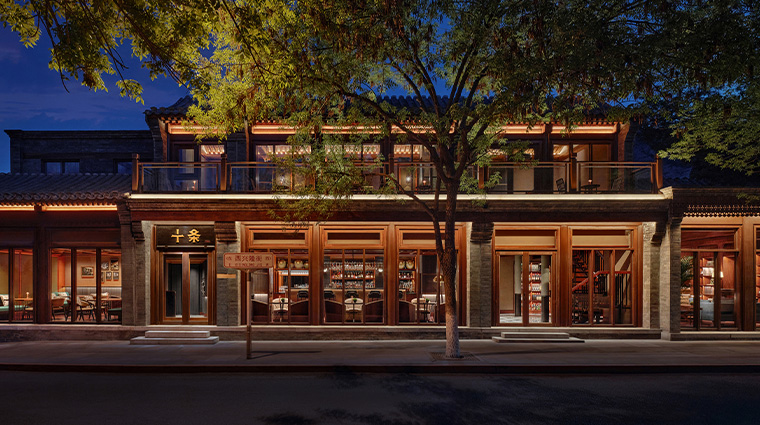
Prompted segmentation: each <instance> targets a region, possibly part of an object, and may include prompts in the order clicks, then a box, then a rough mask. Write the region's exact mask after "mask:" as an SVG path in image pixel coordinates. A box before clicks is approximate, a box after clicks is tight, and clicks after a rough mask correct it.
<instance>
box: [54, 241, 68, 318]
mask: <svg viewBox="0 0 760 425" xmlns="http://www.w3.org/2000/svg"><path fill="white" fill-rule="evenodd" d="M50 298H51V302H50V304H51V316H50V318H51V320H52V321H53V322H66V321H71V320H72V316H71V250H70V249H64V248H55V249H51V250H50Z"/></svg>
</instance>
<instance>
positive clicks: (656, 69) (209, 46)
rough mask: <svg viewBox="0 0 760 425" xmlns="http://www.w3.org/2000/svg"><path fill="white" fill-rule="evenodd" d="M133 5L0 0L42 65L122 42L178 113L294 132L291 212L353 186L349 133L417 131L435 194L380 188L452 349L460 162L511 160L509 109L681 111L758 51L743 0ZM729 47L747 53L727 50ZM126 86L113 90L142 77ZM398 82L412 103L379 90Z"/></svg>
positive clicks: (104, 54) (454, 351)
mask: <svg viewBox="0 0 760 425" xmlns="http://www.w3.org/2000/svg"><path fill="white" fill-rule="evenodd" d="M134 3H137V5H135V6H134V7H131V8H127V7H125V5H124V2H120V1H117V0H114V1H113V2H112V3H111V2H102V3H101V2H93V4H90V3H82V2H76V3H73V2H69V1H63V0H59V1H50V2H46V3H45V6H46V7H45V8H44V9H42V8H41V6H39V4H38V3H37V2H15V3H12V2H5V3H4V4H3V8H4V12H3V15H2V17H3V20H4V21H6V22H10V23H11V24H12V25H16V26H17V30H19V28H20V30H19V31H20V33H21V34H22V35H24V36H25V37H26V39H27V40H31V38H30V36H29V34H30V33H32V31H30V30H29V28H33V27H34V25H35V24H37V25H39V26H41V27H42V28H45V29H47V32H48V34H49V35H50V37H51V38H52V40H53V44H54V46H55V48H54V49H53V58H54V62H53V63H54V67H55V68H56V69H58V70H59V71H61V72H62V75H67V76H71V77H75V78H78V79H81V80H82V81H83V82H84V83H85V84H87V85H90V86H91V87H96V88H98V87H100V86H101V85H102V84H101V82H100V80H99V79H98V76H99V75H100V73H101V72H111V71H113V70H118V69H119V66H120V64H119V62H118V60H117V59H118V56H117V55H116V54H115V51H114V46H115V45H116V44H118V43H119V42H120V41H121V40H122V39H129V40H131V41H132V43H133V49H134V52H135V54H137V55H138V56H139V57H141V58H144V59H143V61H144V63H145V65H146V66H148V67H149V68H150V69H151V70H152V71H153V72H154V73H156V74H157V73H160V72H167V73H169V74H170V75H172V76H174V77H175V78H177V79H179V80H180V81H183V82H187V83H188V84H189V85H190V87H192V88H193V95H194V97H195V99H196V100H197V103H198V105H197V107H195V108H192V109H191V111H190V118H191V119H193V120H195V121H196V122H198V123H200V124H202V125H205V126H206V127H207V128H209V129H213V131H214V132H215V134H218V132H221V133H225V134H227V133H231V132H233V131H237V130H240V129H241V128H244V126H245V123H247V122H257V121H260V120H273V119H274V120H278V121H279V122H282V123H283V124H286V125H290V126H292V127H294V128H295V129H296V130H297V132H296V134H295V135H294V136H293V137H292V138H291V140H290V142H291V143H292V144H294V145H296V146H303V145H309V147H310V148H311V153H310V154H309V155H294V156H293V157H291V158H289V159H287V160H286V161H285V162H286V163H285V164H283V165H288V166H290V167H292V168H293V169H296V170H300V171H301V172H303V173H305V174H307V175H308V177H310V178H311V179H312V180H313V181H314V182H315V184H314V185H313V186H308V187H304V188H303V189H301V190H299V192H298V193H297V195H299V196H300V200H301V201H300V202H296V203H293V205H295V208H294V209H292V211H294V213H293V214H291V215H290V216H289V218H291V219H294V218H309V217H310V216H312V214H314V213H323V212H325V211H328V210H329V206H326V205H334V203H335V202H345V201H347V200H349V199H350V196H351V194H352V193H353V192H354V190H355V189H356V182H357V181H358V180H359V179H360V178H361V175H362V173H361V170H359V169H357V168H356V167H355V166H354V164H353V163H352V161H351V158H350V152H351V149H345V148H344V147H343V146H346V144H348V145H351V144H358V143H361V140H363V139H365V138H367V137H375V136H377V135H380V136H384V137H391V136H392V137H395V138H397V139H398V140H399V141H413V142H414V143H415V144H419V145H422V146H423V147H424V149H425V150H426V151H427V152H428V154H429V156H430V159H431V162H432V163H433V166H434V168H435V171H436V174H437V179H436V181H435V186H434V188H433V194H434V196H433V198H432V200H424V199H421V198H420V197H419V196H417V195H416V194H415V193H413V192H410V191H407V190H404V188H403V185H402V184H401V183H400V182H399V181H398V176H395V175H393V174H389V175H386V176H385V177H387V181H388V182H390V183H389V185H388V186H385V187H384V188H382V189H381V190H380V191H381V192H383V193H391V192H393V193H397V192H400V193H402V194H403V195H405V196H407V197H408V198H410V199H411V200H412V201H413V202H415V204H416V205H417V206H418V207H419V208H420V209H421V210H422V211H425V212H426V213H427V214H428V216H429V217H430V219H431V222H432V224H433V226H434V229H435V235H436V250H437V253H438V256H439V261H440V264H441V268H442V271H443V278H444V294H445V297H446V301H445V302H446V331H447V332H446V335H447V336H446V340H447V341H446V355H447V356H449V357H458V356H459V338H458V327H457V321H458V318H457V313H456V312H457V309H456V302H457V299H456V293H455V290H454V289H455V288H454V286H455V272H456V251H455V247H454V224H455V223H456V221H457V206H458V203H457V197H458V194H459V192H460V191H463V190H464V191H478V190H479V189H478V188H477V185H475V184H474V181H473V179H472V178H471V177H470V176H468V174H467V170H468V168H469V167H470V166H472V165H473V164H480V165H485V164H487V163H488V161H489V160H490V157H491V154H492V153H493V150H494V149H497V150H500V151H502V152H503V153H505V154H507V155H509V156H510V157H511V158H513V159H518V160H519V159H521V156H522V155H523V146H521V145H519V144H517V145H510V144H508V143H506V141H504V140H503V139H502V137H501V135H500V132H501V129H502V126H503V125H504V124H505V123H509V122H522V123H528V124H537V123H541V122H560V123H564V124H569V125H572V124H575V123H580V122H583V121H584V120H585V117H586V116H587V114H588V113H589V112H591V111H594V110H597V109H599V108H603V109H604V112H605V113H606V114H607V116H608V119H611V120H616V119H617V120H626V119H628V118H629V117H631V116H634V115H638V114H643V113H647V112H650V111H651V110H652V108H651V105H653V104H656V103H657V102H661V101H663V100H669V101H670V100H672V99H674V98H677V97H678V98H679V99H682V100H683V102H681V103H679V105H680V108H681V109H683V108H684V107H685V106H687V105H688V100H689V99H697V100H698V99H699V98H698V97H693V95H694V93H695V92H694V91H693V90H690V89H691V88H693V87H698V86H699V87H703V88H705V89H716V90H719V88H720V87H738V83H737V82H738V81H742V79H745V80H746V79H747V75H749V74H751V69H752V68H748V67H747V66H746V65H747V64H748V62H750V59H747V57H751V58H754V59H752V60H756V59H757V43H756V40H757V35H756V34H757V31H755V30H756V29H757V15H756V12H754V9H752V5H751V3H752V2H750V1H747V2H741V1H715V2H703V1H689V0H681V1H666V0H659V1H646V0H644V1H636V0H629V1H598V0H591V1H576V0H566V1H557V2H538V1H534V0H517V1H496V0H480V1H478V0H471V1H467V0H443V1H436V0H429V1H425V0H419V1H413V0H370V1H366V2H359V3H358V2H355V1H352V0H327V1H325V0H320V1H314V0H301V1H298V2H278V1H275V0H237V1H223V0H215V1H191V0H184V1H174V2H171V3H168V2H153V1H147V0H145V1H143V2H134ZM159 3H161V4H159ZM9 4H10V5H16V4H21V5H22V6H18V7H16V8H14V7H11V6H9ZM9 10H10V12H8V11H9ZM33 13H37V14H39V19H38V20H37V21H33V20H32V18H31V14H33ZM60 17H63V18H65V20H64V21H61V18H60ZM101 19H102V20H101ZM747 20H749V21H751V22H749V23H748V22H746V21H747ZM80 31H81V32H83V34H85V35H86V36H87V37H89V38H88V39H87V42H84V41H77V40H78V39H77V37H76V36H77V35H78V34H79V32H80ZM752 31H755V32H754V33H753V32H752ZM175 32H176V34H175ZM72 40H73V41H72ZM742 40H751V42H750V43H745V42H744V41H742ZM737 41H741V43H738V44H737ZM741 48H744V49H748V48H749V49H750V50H749V53H750V54H749V55H747V52H746V51H745V52H744V55H745V56H744V57H740V58H738V60H737V50H738V49H739V50H740V49H741ZM80 52H83V53H80ZM732 61H733V62H732ZM80 73H81V74H80ZM748 73H749V74H748ZM122 84H126V86H127V87H128V90H126V94H131V93H137V92H138V91H137V90H139V85H138V84H137V83H136V82H129V83H122ZM399 91H400V92H404V93H408V94H410V95H411V98H412V102H411V105H407V106H400V105H396V104H393V103H392V102H388V101H387V98H385V97H383V95H385V94H388V93H394V92H399ZM122 92H123V93H124V92H125V91H124V90H123V91H122ZM690 96H692V97H690ZM676 110H678V108H677V109H676ZM328 128H332V129H340V130H341V131H338V132H336V131H332V132H331V131H326V129H328ZM304 165H308V166H304Z"/></svg>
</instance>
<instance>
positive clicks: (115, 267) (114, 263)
mask: <svg viewBox="0 0 760 425" xmlns="http://www.w3.org/2000/svg"><path fill="white" fill-rule="evenodd" d="M111 270H113V271H115V272H117V271H119V259H118V258H111ZM114 279H115V278H114Z"/></svg>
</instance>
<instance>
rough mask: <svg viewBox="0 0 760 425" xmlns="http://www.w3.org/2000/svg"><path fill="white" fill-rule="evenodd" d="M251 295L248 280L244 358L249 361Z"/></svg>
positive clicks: (251, 289) (249, 281) (251, 281)
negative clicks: (246, 330)
mask: <svg viewBox="0 0 760 425" xmlns="http://www.w3.org/2000/svg"><path fill="white" fill-rule="evenodd" d="M245 272H246V273H249V271H248V270H246V271H245ZM252 293H253V279H248V294H246V297H245V302H246V304H247V305H248V307H247V310H248V316H247V317H246V319H245V320H246V321H247V322H248V332H246V337H245V358H246V359H248V360H250V359H251V313H252V312H251V294H252Z"/></svg>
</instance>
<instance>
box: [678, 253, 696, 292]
mask: <svg viewBox="0 0 760 425" xmlns="http://www.w3.org/2000/svg"><path fill="white" fill-rule="evenodd" d="M693 277H694V257H692V256H687V257H681V287H682V288H688V287H689V286H690V285H691V280H692V278H693Z"/></svg>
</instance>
